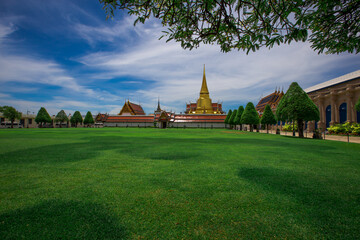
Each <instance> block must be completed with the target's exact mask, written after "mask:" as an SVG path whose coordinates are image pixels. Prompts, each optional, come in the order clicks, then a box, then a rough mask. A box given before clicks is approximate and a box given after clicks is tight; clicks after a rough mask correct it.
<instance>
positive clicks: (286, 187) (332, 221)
mask: <svg viewBox="0 0 360 240" xmlns="http://www.w3.org/2000/svg"><path fill="white" fill-rule="evenodd" d="M239 177H241V178H243V179H246V180H248V181H251V182H253V183H255V184H256V185H258V186H260V187H262V188H263V189H264V191H269V192H274V193H278V194H279V193H280V194H284V195H287V196H288V197H291V198H293V199H294V203H296V204H298V206H299V207H298V208H297V209H296V211H297V212H295V213H294V216H296V215H298V213H300V215H301V214H305V216H307V219H306V218H305V219H301V221H304V220H305V221H306V222H307V223H308V224H311V225H313V226H314V227H315V228H317V229H319V232H320V233H321V234H324V235H326V236H327V237H326V238H328V237H330V238H335V239H338V238H344V239H354V238H356V236H360V235H359V234H360V230H359V228H357V225H358V224H359V223H360V218H359V216H358V215H357V213H356V211H358V210H360V209H359V204H360V196H359V193H357V192H352V190H351V189H348V190H345V191H344V189H341V187H337V188H335V190H334V188H333V186H332V184H334V183H332V182H336V181H335V180H334V179H332V181H331V180H330V179H319V178H318V177H317V176H314V175H310V174H306V173H298V172H295V171H285V170H280V169H275V168H241V169H240V170H239ZM335 184H336V183H335ZM342 185H344V183H342ZM342 185H340V186H342ZM279 204H281V203H279ZM285 208H286V206H285Z"/></svg>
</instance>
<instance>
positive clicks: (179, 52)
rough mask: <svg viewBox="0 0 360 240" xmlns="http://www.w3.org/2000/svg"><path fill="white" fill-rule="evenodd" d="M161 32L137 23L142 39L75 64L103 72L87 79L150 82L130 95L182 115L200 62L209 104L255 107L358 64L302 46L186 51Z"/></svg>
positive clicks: (192, 95) (197, 84)
mask: <svg viewBox="0 0 360 240" xmlns="http://www.w3.org/2000/svg"><path fill="white" fill-rule="evenodd" d="M136 28H138V26H136ZM142 28H146V29H147V30H148V31H142V30H143V29H142ZM161 30H163V29H162V27H161V26H159V25H158V24H156V23H155V24H149V25H147V26H144V25H140V26H139V31H140V32H142V35H138V36H137V40H138V41H137V42H136V43H135V44H133V45H132V46H131V47H129V48H128V49H127V50H125V51H124V50H119V51H109V52H94V53H91V54H88V55H85V56H83V57H81V58H79V59H78V61H79V62H81V63H83V64H84V65H86V66H88V67H91V68H95V69H98V70H102V71H103V73H100V74H99V75H97V74H95V75H93V78H104V77H105V78H106V79H112V78H121V77H124V76H132V77H134V78H137V79H141V80H144V81H146V80H150V81H151V82H152V84H149V85H146V87H145V86H144V87H143V88H142V89H140V90H137V91H136V92H135V95H137V97H140V98H142V99H143V101H144V102H149V101H150V102H155V99H157V97H158V96H160V98H161V99H162V102H163V103H166V104H167V105H168V106H169V107H171V106H172V108H173V109H176V110H177V111H183V110H184V106H185V102H186V101H190V100H191V101H194V100H195V99H196V98H197V97H198V92H199V89H200V85H201V80H202V68H203V64H206V76H207V81H208V86H209V90H210V95H211V97H212V98H213V101H215V102H216V101H218V100H221V101H224V102H225V103H226V102H227V101H228V102H239V103H244V102H246V101H253V102H254V103H256V101H257V100H258V99H259V97H260V96H261V95H264V94H265V95H266V94H269V93H270V92H271V91H273V90H274V89H275V87H283V88H284V90H286V89H287V87H288V86H289V84H290V83H291V82H293V81H297V82H299V83H300V85H302V86H303V87H304V88H306V87H308V86H310V85H313V84H314V83H316V81H317V82H321V81H325V80H328V79H323V77H322V76H323V74H324V73H325V72H327V71H329V69H330V68H334V69H339V68H341V67H342V66H341V65H342V63H344V64H346V62H349V61H351V60H355V61H359V58H358V57H357V56H354V55H349V54H343V55H318V54H317V53H315V52H314V51H313V50H311V49H310V45H309V44H308V43H294V44H291V45H283V46H281V47H275V48H274V49H271V50H268V49H261V50H260V51H258V52H256V53H250V54H249V55H246V54H245V53H243V52H237V51H233V52H230V53H226V54H225V53H221V52H220V51H219V47H218V46H213V45H202V46H201V47H200V48H198V49H194V50H192V51H188V50H183V49H182V48H181V47H180V46H179V44H178V43H176V42H169V43H165V41H163V40H161V41H158V40H157V39H158V37H159V34H160V33H161ZM110 32H111V31H110ZM114 32H116V29H115V30H114ZM111 37H112V34H109V38H111ZM149 108H150V106H149ZM152 108H153V106H152Z"/></svg>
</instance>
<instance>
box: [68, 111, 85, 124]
mask: <svg viewBox="0 0 360 240" xmlns="http://www.w3.org/2000/svg"><path fill="white" fill-rule="evenodd" d="M70 122H71V123H73V124H75V127H77V125H78V123H82V122H83V118H82V116H81V114H80V112H79V111H76V112H74V115H72V117H71V118H70Z"/></svg>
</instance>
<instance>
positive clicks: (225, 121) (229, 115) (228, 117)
mask: <svg viewBox="0 0 360 240" xmlns="http://www.w3.org/2000/svg"><path fill="white" fill-rule="evenodd" d="M231 114H232V110H231V109H230V110H229V112H228V114H227V115H226V118H225V120H224V123H225V124H230V123H229V120H230V117H231Z"/></svg>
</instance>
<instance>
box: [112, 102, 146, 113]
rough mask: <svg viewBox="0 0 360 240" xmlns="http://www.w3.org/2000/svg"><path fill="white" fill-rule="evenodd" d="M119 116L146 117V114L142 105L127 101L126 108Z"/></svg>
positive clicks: (124, 107)
mask: <svg viewBox="0 0 360 240" xmlns="http://www.w3.org/2000/svg"><path fill="white" fill-rule="evenodd" d="M118 115H145V112H144V110H143V108H142V107H141V106H140V105H138V104H135V103H132V102H130V101H129V100H128V101H125V103H124V106H123V107H122V109H121V111H120V113H119V114H118Z"/></svg>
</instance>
